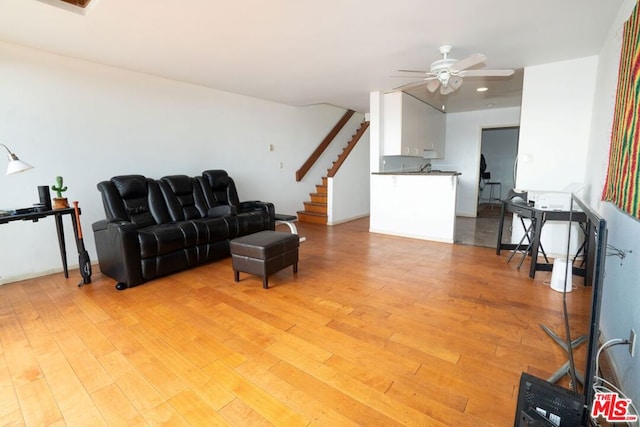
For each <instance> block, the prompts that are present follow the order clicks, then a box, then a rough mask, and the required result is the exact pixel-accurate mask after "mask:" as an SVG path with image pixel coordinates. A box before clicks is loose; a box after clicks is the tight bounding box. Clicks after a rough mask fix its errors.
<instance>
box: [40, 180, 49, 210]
mask: <svg viewBox="0 0 640 427" xmlns="http://www.w3.org/2000/svg"><path fill="white" fill-rule="evenodd" d="M38 195H39V196H40V203H42V204H44V206H45V208H46V210H48V211H50V210H51V196H50V195H49V187H48V186H46V185H39V186H38Z"/></svg>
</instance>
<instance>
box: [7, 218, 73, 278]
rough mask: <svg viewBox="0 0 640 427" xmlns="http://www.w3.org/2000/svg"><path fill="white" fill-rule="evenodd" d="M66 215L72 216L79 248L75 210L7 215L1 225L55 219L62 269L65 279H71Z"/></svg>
mask: <svg viewBox="0 0 640 427" xmlns="http://www.w3.org/2000/svg"><path fill="white" fill-rule="evenodd" d="M64 215H70V216H71V223H72V224H73V234H74V235H75V238H76V248H77V247H78V222H77V220H76V216H75V214H74V209H73V208H65V209H54V210H50V211H43V212H31V213H25V214H17V215H5V216H0V224H6V223H8V222H11V221H33V222H38V220H40V219H42V218H47V217H50V216H52V217H54V219H55V222H56V231H57V232H58V245H59V246H60V256H61V257H62V268H63V269H64V277H66V278H68V277H69V269H68V268H67V247H66V244H65V241H64V227H63V225H62V217H63V216H64Z"/></svg>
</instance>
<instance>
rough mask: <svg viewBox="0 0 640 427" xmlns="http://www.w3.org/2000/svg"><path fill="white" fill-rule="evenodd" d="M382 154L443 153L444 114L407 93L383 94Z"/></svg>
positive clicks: (419, 154)
mask: <svg viewBox="0 0 640 427" xmlns="http://www.w3.org/2000/svg"><path fill="white" fill-rule="evenodd" d="M383 126H384V155H385V156H414V157H422V155H423V152H424V150H431V151H433V153H430V157H431V158H442V157H444V141H445V115H444V113H442V112H440V111H438V110H436V109H435V108H433V107H432V106H430V105H428V104H425V103H424V102H422V101H420V100H418V99H416V98H414V97H413V96H411V95H407V94H406V93H404V92H393V93H387V94H385V95H384V116H383Z"/></svg>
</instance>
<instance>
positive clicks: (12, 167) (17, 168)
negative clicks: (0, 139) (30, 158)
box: [0, 144, 33, 175]
mask: <svg viewBox="0 0 640 427" xmlns="http://www.w3.org/2000/svg"><path fill="white" fill-rule="evenodd" d="M0 145H2V146H3V147H4V149H5V150H7V153H9V156H8V159H9V165H8V166H7V175H13V174H14V173H18V172H24V171H26V170H29V169H31V168H32V167H33V166H31V165H28V164H26V163H25V162H23V161H22V160H20V159H19V158H18V156H16V155H15V154H13V153H12V152H11V150H9V147H7V146H6V145H4V144H0Z"/></svg>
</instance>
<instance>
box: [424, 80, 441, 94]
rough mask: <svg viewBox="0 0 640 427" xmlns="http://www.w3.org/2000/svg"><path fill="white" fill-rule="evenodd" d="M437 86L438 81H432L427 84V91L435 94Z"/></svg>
mask: <svg viewBox="0 0 640 427" xmlns="http://www.w3.org/2000/svg"><path fill="white" fill-rule="evenodd" d="M438 86H440V80H438V79H433V80H431V81H430V82H429V83H427V89H428V90H429V92H435V91H436V89H438Z"/></svg>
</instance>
